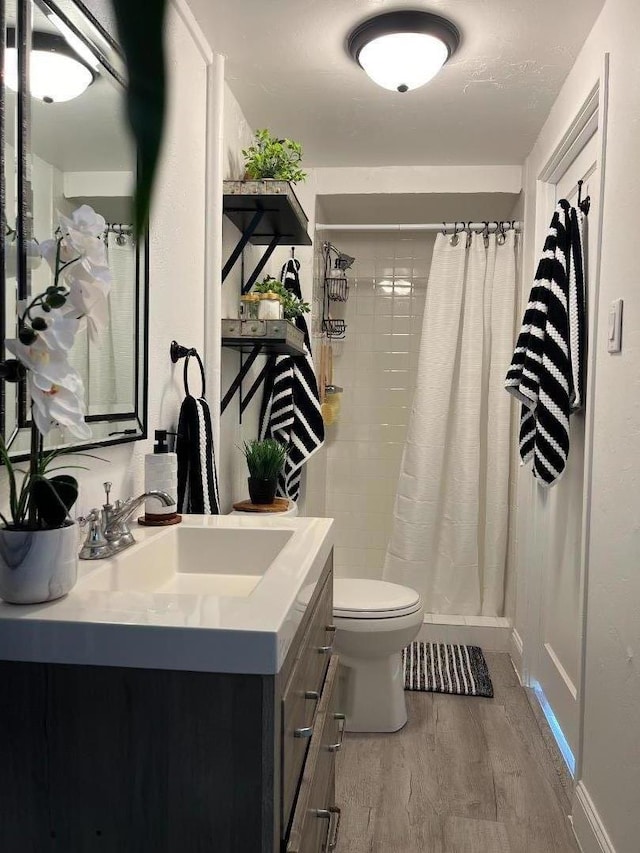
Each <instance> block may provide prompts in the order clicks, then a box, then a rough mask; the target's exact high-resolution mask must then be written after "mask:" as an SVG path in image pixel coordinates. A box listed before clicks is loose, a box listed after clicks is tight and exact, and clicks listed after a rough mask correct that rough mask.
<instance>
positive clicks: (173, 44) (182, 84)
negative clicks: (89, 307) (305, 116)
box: [1, 6, 206, 514]
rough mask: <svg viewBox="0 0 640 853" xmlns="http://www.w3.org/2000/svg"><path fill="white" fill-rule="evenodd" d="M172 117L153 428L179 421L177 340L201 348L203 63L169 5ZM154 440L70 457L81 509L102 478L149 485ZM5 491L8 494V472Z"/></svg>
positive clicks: (155, 285) (159, 208) (136, 487)
mask: <svg viewBox="0 0 640 853" xmlns="http://www.w3.org/2000/svg"><path fill="white" fill-rule="evenodd" d="M167 23H168V26H167V44H168V51H169V80H170V84H171V85H170V98H169V116H168V124H167V133H166V138H165V143H164V149H163V154H162V163H161V169H160V174H159V176H158V181H157V189H156V194H155V198H154V203H153V211H152V217H151V244H150V260H151V264H150V275H149V278H150V297H149V429H150V432H151V435H153V430H154V429H156V428H171V427H175V425H176V424H177V415H178V409H179V405H180V402H181V400H182V396H183V394H182V367H181V365H178V366H176V367H174V366H173V365H172V364H171V361H170V359H169V344H170V342H171V340H172V339H174V338H175V339H176V340H178V341H180V342H181V343H185V344H191V345H193V346H196V347H199V348H202V345H203V338H204V325H203V300H204V212H205V192H204V187H205V157H206V138H205V127H206V62H205V59H204V58H203V56H202V54H201V52H200V50H199V49H198V47H197V46H196V43H195V41H194V39H193V38H192V36H191V35H190V33H189V30H188V28H187V26H186V25H185V22H184V20H183V19H182V18H181V16H180V15H179V14H178V13H177V11H176V9H175V8H174V7H173V6H171V7H170V8H169V10H168V21H167ZM151 444H152V442H151V440H148V441H140V442H135V443H132V444H125V445H121V446H118V447H111V448H104V449H101V450H100V451H98V452H99V454H100V456H102V457H103V458H104V459H105V460H106V461H105V462H97V461H95V460H91V459H89V460H88V459H79V460H78V459H76V460H74V459H73V458H69V461H70V463H71V462H79V463H80V464H85V465H88V466H89V467H90V470H89V471H86V472H84V471H79V472H76V473H77V476H78V480H79V483H80V497H79V500H78V504H77V510H78V513H79V514H80V513H83V512H85V511H86V510H88V509H90V508H91V507H92V506H97V505H100V504H101V503H102V502H103V495H102V485H101V484H102V481H103V480H110V481H111V482H112V483H113V492H112V496H113V497H114V498H116V497H126V496H127V495H130V494H135V493H138V492H140V491H142V489H143V487H144V472H143V456H144V454H145V453H146V452H148V451H149V450H150V449H151ZM1 490H2V493H3V494H6V485H5V481H4V478H3V481H2V483H1Z"/></svg>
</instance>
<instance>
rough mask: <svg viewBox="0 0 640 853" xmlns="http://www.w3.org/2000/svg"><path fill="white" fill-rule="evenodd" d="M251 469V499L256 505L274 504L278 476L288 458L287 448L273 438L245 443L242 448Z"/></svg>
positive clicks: (255, 439)
mask: <svg viewBox="0 0 640 853" xmlns="http://www.w3.org/2000/svg"><path fill="white" fill-rule="evenodd" d="M242 451H243V453H244V458H245V459H246V461H247V468H248V469H249V479H248V483H249V497H250V498H251V503H254V504H272V503H273V502H274V500H275V496H276V489H277V487H278V475H279V474H280V472H281V471H282V467H283V465H284V463H285V460H286V458H287V448H286V447H285V446H284V444H280V442H278V441H275V439H273V438H265V439H264V440H263V441H260V440H259V439H257V438H254V439H253V440H252V441H245V442H244V445H243V447H242Z"/></svg>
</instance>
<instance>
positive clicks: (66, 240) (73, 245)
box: [58, 204, 107, 266]
mask: <svg viewBox="0 0 640 853" xmlns="http://www.w3.org/2000/svg"><path fill="white" fill-rule="evenodd" d="M58 222H59V223H60V230H61V232H62V234H63V241H62V248H63V251H64V260H65V262H66V260H72V258H73V253H74V252H75V253H76V255H77V256H80V257H82V258H86V259H87V260H89V261H90V262H91V263H92V264H94V265H96V266H106V263H107V255H106V249H105V245H104V243H103V241H102V240H101V239H100V237H101V236H102V235H103V234H104V230H105V228H106V222H105V218H104V216H100V215H99V214H98V213H96V212H95V211H94V210H93V208H91V207H89V205H88V204H83V205H82V206H81V207H79V208H78V209H77V210H74V212H73V213H72V214H71V217H70V218H69V217H68V216H64V214H62V213H58ZM67 255H68V258H67ZM61 257H62V255H61Z"/></svg>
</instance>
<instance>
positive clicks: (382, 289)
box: [376, 278, 411, 296]
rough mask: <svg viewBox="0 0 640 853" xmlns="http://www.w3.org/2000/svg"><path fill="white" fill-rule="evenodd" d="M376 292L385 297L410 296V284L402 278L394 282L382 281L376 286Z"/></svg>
mask: <svg viewBox="0 0 640 853" xmlns="http://www.w3.org/2000/svg"><path fill="white" fill-rule="evenodd" d="M376 290H377V291H378V292H379V293H383V294H384V295H385V296H410V295H411V282H410V281H407V280H406V279H402V278H400V279H397V280H395V281H392V280H389V279H382V281H379V282H378V283H377V284H376Z"/></svg>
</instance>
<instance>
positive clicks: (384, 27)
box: [347, 10, 460, 92]
mask: <svg viewBox="0 0 640 853" xmlns="http://www.w3.org/2000/svg"><path fill="white" fill-rule="evenodd" d="M459 44H460V32H459V31H458V28H457V27H456V26H455V24H452V23H451V21H448V20H447V19H446V18H441V17H440V16H439V15H432V14H431V13H430V12H416V11H409V10H406V11H403V10H398V11H396V12H387V13H386V14H383V15H377V16H376V17H375V18H369V20H367V21H364V22H363V23H362V24H359V25H358V26H357V27H356V28H355V29H354V30H353V31H352V32H351V34H350V35H349V37H348V39H347V49H348V51H349V55H350V56H351V57H352V59H354V60H355V61H356V62H357V63H358V65H360V66H361V67H362V68H363V69H364V70H365V71H366V73H367V74H368V75H369V77H371V79H372V80H373V81H374V83H377V84H378V85H379V86H382V87H383V88H385V89H391V90H392V91H395V92H408V91H409V90H410V89H417V88H418V87H419V86H424V84H425V83H428V82H429V80H431V79H432V78H433V77H435V75H436V74H437V73H438V71H440V69H441V68H442V66H443V65H444V64H445V62H446V61H447V60H448V59H449V58H450V57H451V56H452V55H453V54H454V52H455V51H456V49H457V47H458V45H459Z"/></svg>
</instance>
